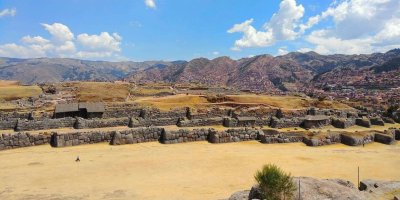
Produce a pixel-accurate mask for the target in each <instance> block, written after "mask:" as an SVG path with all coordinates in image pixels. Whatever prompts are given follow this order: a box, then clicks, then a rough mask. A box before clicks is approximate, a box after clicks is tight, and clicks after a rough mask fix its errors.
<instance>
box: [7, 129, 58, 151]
mask: <svg viewBox="0 0 400 200" xmlns="http://www.w3.org/2000/svg"><path fill="white" fill-rule="evenodd" d="M50 138H51V135H50V134H47V133H39V134H29V133H15V134H14V133H12V134H1V135H0V150H4V149H15V148H21V147H29V146H37V145H43V144H48V143H49V142H50Z"/></svg>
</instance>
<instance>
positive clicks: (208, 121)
mask: <svg viewBox="0 0 400 200" xmlns="http://www.w3.org/2000/svg"><path fill="white" fill-rule="evenodd" d="M222 121H223V119H222V117H215V118H205V119H192V120H188V119H186V118H184V119H180V120H179V121H178V123H177V126H179V127H195V126H214V125H222Z"/></svg>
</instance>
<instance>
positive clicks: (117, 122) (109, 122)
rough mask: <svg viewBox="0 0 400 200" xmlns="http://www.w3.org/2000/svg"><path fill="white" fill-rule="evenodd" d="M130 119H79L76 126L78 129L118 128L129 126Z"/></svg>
mask: <svg viewBox="0 0 400 200" xmlns="http://www.w3.org/2000/svg"><path fill="white" fill-rule="evenodd" d="M128 123H129V118H128V117H122V118H109V119H83V118H77V121H76V122H75V124H74V128H76V129H86V128H104V127H116V126H128Z"/></svg>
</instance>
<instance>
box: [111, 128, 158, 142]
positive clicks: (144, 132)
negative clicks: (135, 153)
mask: <svg viewBox="0 0 400 200" xmlns="http://www.w3.org/2000/svg"><path fill="white" fill-rule="evenodd" d="M163 130H164V129H163V128H157V127H150V128H137V129H128V130H123V131H115V132H114V135H113V137H112V140H111V143H110V144H111V145H123V144H135V143H142V142H152V141H158V140H159V139H160V137H161V133H162V132H163Z"/></svg>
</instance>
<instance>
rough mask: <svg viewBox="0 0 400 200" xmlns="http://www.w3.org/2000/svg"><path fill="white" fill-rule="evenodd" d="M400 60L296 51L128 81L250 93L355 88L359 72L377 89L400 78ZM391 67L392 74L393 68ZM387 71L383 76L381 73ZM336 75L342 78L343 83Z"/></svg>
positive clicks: (204, 62)
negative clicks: (399, 62)
mask: <svg viewBox="0 0 400 200" xmlns="http://www.w3.org/2000/svg"><path fill="white" fill-rule="evenodd" d="M399 58H400V50H398V49H395V50H391V51H388V52H387V53H374V54H362V55H340V54H337V55H320V54H317V53H315V52H308V53H299V52H293V53H289V54H287V55H284V56H277V57H273V56H270V55H259V56H255V57H252V58H243V59H239V60H233V59H230V58H229V57H219V58H215V59H213V60H209V59H206V58H197V59H193V60H191V61H189V62H187V63H180V64H178V65H171V66H167V67H164V68H148V69H145V70H142V71H135V72H133V73H132V74H130V75H128V76H127V77H126V78H125V80H126V81H130V82H135V83H149V82H168V83H201V84H204V85H222V86H229V87H235V88H238V89H244V90H252V91H280V90H281V91H287V90H289V91H290V90H293V91H296V90H298V89H300V88H304V87H309V86H314V85H324V84H326V83H328V84H334V83H339V82H340V83H341V84H343V85H353V83H354V82H357V81H359V80H360V79H365V78H366V76H367V75H361V76H360V74H365V73H367V74H370V73H372V75H371V77H372V78H370V79H369V82H367V83H366V84H369V83H371V84H372V85H373V84H381V82H382V79H386V77H393V79H396V77H397V76H398V73H396V69H397V68H398V67H397V68H396V67H392V65H393V64H392V63H397V59H399ZM392 68H393V69H394V70H391V69H392ZM374 69H375V70H374ZM376 69H383V70H376ZM386 69H390V70H386ZM349 70H350V71H352V72H349ZM353 71H354V72H353ZM386 71H387V73H385V74H384V75H382V74H381V72H386ZM375 74H377V75H375ZM338 77H341V80H340V81H339V80H338ZM395 83H396V82H394V84H395ZM391 85H392V84H391ZM391 85H390V86H391Z"/></svg>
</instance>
